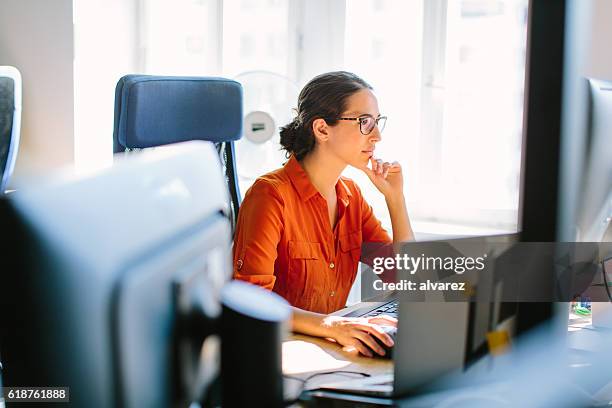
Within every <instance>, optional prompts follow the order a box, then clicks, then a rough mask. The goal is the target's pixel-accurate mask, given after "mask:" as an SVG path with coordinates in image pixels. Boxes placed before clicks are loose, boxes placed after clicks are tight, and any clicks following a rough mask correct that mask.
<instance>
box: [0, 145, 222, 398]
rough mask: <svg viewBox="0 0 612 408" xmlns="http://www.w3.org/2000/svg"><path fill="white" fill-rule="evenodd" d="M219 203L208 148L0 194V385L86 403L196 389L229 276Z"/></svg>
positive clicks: (174, 151) (159, 152)
mask: <svg viewBox="0 0 612 408" xmlns="http://www.w3.org/2000/svg"><path fill="white" fill-rule="evenodd" d="M226 200H227V187H226V186H225V182H224V179H223V174H222V172H221V168H220V164H219V158H218V155H217V153H216V151H215V150H214V148H213V146H212V145H211V144H208V143H206V142H188V143H182V144H178V145H173V146H166V147H164V148H159V149H156V150H155V151H153V152H151V151H148V152H147V151H144V152H141V153H135V154H131V155H129V157H126V158H125V159H123V160H119V161H115V164H114V166H113V167H112V168H110V169H108V170H106V171H104V172H101V173H98V174H94V175H89V176H86V177H82V178H72V179H64V180H62V181H57V182H54V183H52V184H48V185H45V186H38V187H32V188H27V189H25V188H24V189H20V190H19V191H17V192H14V193H12V194H10V195H8V196H7V197H6V198H5V199H3V200H2V208H1V210H2V211H1V212H0V220H1V223H2V228H1V230H2V234H3V235H4V236H5V239H4V242H7V241H8V242H9V244H8V245H7V246H4V247H3V250H2V263H3V268H2V271H3V272H2V278H1V279H2V280H1V283H0V313H1V314H2V317H1V318H0V347H1V349H0V350H1V355H2V362H3V373H2V375H3V377H4V378H3V381H4V385H5V386H41V387H42V386H44V387H52V386H61V387H70V402H71V403H72V404H73V405H74V406H88V407H109V406H120V407H169V406H176V405H180V406H187V405H188V403H189V401H193V400H194V399H197V398H199V397H201V390H202V388H205V386H206V384H203V383H202V373H203V372H204V371H207V372H209V373H210V372H211V369H212V368H213V366H214V365H215V364H216V363H215V361H216V360H217V359H218V353H217V352H213V353H209V354H207V353H202V347H201V346H202V340H203V339H204V338H205V337H206V336H207V334H210V333H212V332H213V331H215V328H214V327H213V321H214V319H215V318H216V317H217V316H218V315H219V313H220V311H221V308H220V303H219V300H218V299H219V295H220V289H221V287H222V285H223V284H224V283H225V282H226V281H227V280H229V278H230V276H231V270H230V269H229V267H230V265H231V263H230V248H231V233H230V227H229V224H228V221H227V218H226V217H225V216H224V215H223V213H222V209H223V208H224V206H225V203H226ZM192 319H195V320H192ZM194 321H197V322H198V324H197V326H194V325H190V322H194ZM207 322H210V324H208V325H207V324H206V323H207ZM213 343H216V344H218V342H213ZM206 355H209V356H212V357H210V358H209V359H206V358H205V356H206ZM201 358H203V359H204V360H201ZM213 371H214V370H213ZM198 387H199V388H200V389H195V388H198Z"/></svg>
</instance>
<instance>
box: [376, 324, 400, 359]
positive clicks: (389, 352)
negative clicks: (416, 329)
mask: <svg viewBox="0 0 612 408" xmlns="http://www.w3.org/2000/svg"><path fill="white" fill-rule="evenodd" d="M380 328H381V329H382V330H383V331H384V332H385V333H387V334H388V335H389V336H391V338H392V339H393V342H394V343H395V337H396V335H397V327H394V326H380ZM372 337H374V340H375V341H376V342H377V343H378V344H380V346H381V347H382V348H383V349H384V350H385V355H384V356H381V355H380V354H378V353H377V352H375V351H374V350H372V354H373V355H374V356H376V357H378V358H393V348H394V346H392V347H389V346H387V345H386V344H385V343H383V342H382V341H381V340H379V339H378V337H376V336H372Z"/></svg>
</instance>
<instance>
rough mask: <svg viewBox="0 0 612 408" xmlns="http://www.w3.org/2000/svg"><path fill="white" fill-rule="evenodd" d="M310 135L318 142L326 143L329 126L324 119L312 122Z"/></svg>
mask: <svg viewBox="0 0 612 408" xmlns="http://www.w3.org/2000/svg"><path fill="white" fill-rule="evenodd" d="M312 133H313V134H314V137H315V138H316V139H317V140H318V141H319V142H326V141H327V140H328V139H329V125H328V124H327V122H325V119H321V118H319V119H315V120H313V121H312Z"/></svg>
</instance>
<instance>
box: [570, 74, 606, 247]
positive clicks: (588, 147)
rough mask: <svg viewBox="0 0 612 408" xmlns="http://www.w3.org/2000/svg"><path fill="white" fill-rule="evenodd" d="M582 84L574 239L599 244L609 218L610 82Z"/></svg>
mask: <svg viewBox="0 0 612 408" xmlns="http://www.w3.org/2000/svg"><path fill="white" fill-rule="evenodd" d="M611 78H612V76H611ZM585 83H586V84H587V86H588V89H589V100H590V104H589V108H590V109H589V116H588V119H589V120H588V127H587V129H586V132H585V134H584V139H585V160H584V167H583V169H582V174H583V176H582V183H581V185H580V187H581V192H580V194H579V198H578V202H579V205H578V208H577V216H576V240H577V241H579V242H600V241H602V240H603V237H604V233H605V232H606V229H607V228H608V224H609V223H610V218H611V217H612V81H603V80H598V79H589V80H588V81H587V80H586V79H585Z"/></svg>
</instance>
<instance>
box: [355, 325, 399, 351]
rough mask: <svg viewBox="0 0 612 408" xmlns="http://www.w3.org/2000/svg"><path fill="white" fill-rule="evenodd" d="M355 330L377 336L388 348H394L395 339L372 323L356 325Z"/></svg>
mask: <svg viewBox="0 0 612 408" xmlns="http://www.w3.org/2000/svg"><path fill="white" fill-rule="evenodd" d="M355 328H357V329H360V330H363V331H364V332H367V333H370V334H371V335H372V336H376V337H378V338H379V339H380V341H382V342H383V343H385V344H386V345H387V346H389V347H391V346H393V339H392V338H391V336H389V335H388V334H387V333H385V332H384V331H382V329H381V328H380V327H378V326H377V325H376V324H372V323H359V324H356V325H355Z"/></svg>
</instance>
